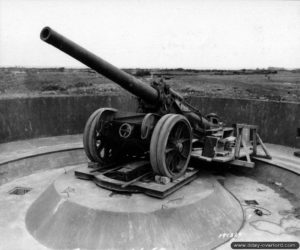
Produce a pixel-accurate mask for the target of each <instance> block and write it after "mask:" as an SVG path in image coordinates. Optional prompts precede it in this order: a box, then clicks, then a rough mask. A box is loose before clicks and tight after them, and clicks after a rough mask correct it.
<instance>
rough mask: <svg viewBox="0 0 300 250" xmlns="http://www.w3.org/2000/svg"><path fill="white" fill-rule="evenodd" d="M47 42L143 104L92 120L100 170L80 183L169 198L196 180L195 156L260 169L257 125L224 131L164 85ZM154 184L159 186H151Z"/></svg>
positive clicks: (92, 147) (88, 143)
mask: <svg viewBox="0 0 300 250" xmlns="http://www.w3.org/2000/svg"><path fill="white" fill-rule="evenodd" d="M40 38H41V39H42V40H43V41H45V42H47V43H49V44H51V45H53V46H54V47H56V48H57V49H59V50H61V51H63V52H65V53H66V54H68V55H70V56H72V57H73V58H75V59H77V60H78V61H80V62H82V63H83V64H85V65H86V66H88V67H90V68H92V69H93V70H95V71H96V72H98V73H99V74H101V75H103V76H105V77H107V78H108V79H110V80H112V81H113V82H115V83H117V84H119V85H120V86H121V87H123V88H124V89H126V90H128V91H129V92H130V93H132V94H133V95H135V96H137V97H138V102H139V105H138V106H139V107H138V110H137V111H136V112H124V111H119V110H116V109H114V108H100V109H98V110H96V111H94V113H92V115H91V116H90V117H89V119H88V120H87V122H86V125H85V128H84V133H83V145H84V150H85V153H86V155H87V157H88V158H89V160H90V161H91V163H93V164H90V165H93V166H94V169H93V170H89V171H77V172H76V175H77V177H79V178H85V179H93V180H94V181H95V182H96V184H98V185H99V186H102V187H104V188H109V189H112V190H118V191H124V190H125V191H133V192H134V191H136V192H138V191H144V192H145V193H147V194H149V195H152V196H156V197H160V198H162V197H165V196H166V195H168V194H169V193H171V192H173V191H174V190H176V189H177V188H179V187H180V186H182V185H184V184H186V183H187V182H189V181H191V180H193V179H194V178H196V176H197V172H198V171H197V170H195V169H188V165H189V161H190V158H191V156H192V157H195V158H198V159H201V160H205V161H219V162H229V163H231V164H236V165H242V166H250V167H253V164H254V163H253V162H252V161H251V159H250V157H249V155H251V154H256V145H257V140H256V139H257V138H259V137H258V135H257V133H256V129H257V127H256V126H252V125H243V124H242V125H241V124H239V125H237V126H235V127H224V126H223V123H222V122H221V121H220V119H219V117H218V116H217V115H216V114H208V115H206V116H203V115H202V114H201V112H200V111H199V110H198V109H197V108H196V107H193V106H192V105H190V104H189V103H188V102H187V101H186V100H185V99H184V98H183V96H182V95H180V94H179V93H178V92H176V91H175V90H173V89H172V88H170V87H169V86H168V85H167V84H166V83H165V82H164V81H162V80H159V81H157V80H153V81H152V83H151V84H150V85H149V84H147V83H145V82H143V81H142V80H140V79H137V78H135V77H133V76H132V75H130V74H128V73H126V72H124V71H122V70H120V69H118V68H116V67H115V66H113V65H111V64H110V63H108V62H106V61H105V60H103V59H101V58H100V57H98V56H96V55H94V54H92V53H91V52H89V51H88V50H86V49H84V48H82V47H81V46H79V45H77V44H76V43H74V42H72V41H70V40H69V39H67V38H66V37H64V36H62V35H60V34H59V33H57V32H56V31H54V30H53V29H51V28H49V27H45V28H44V29H43V30H42V31H41V34H40ZM243 150H244V151H245V153H244V154H242V153H241V152H242V151H243ZM245 156H246V161H242V160H240V159H242V157H245ZM132 162H133V163H132ZM122 164H123V165H122ZM153 179H155V180H156V184H157V185H156V184H155V185H156V186H155V185H154V184H152V185H148V184H147V183H149V180H150V182H151V180H152V181H153ZM147 181H148V182H147ZM159 182H162V183H164V184H166V183H168V184H167V185H164V187H162V186H158V185H159V184H161V183H159ZM154 186H155V188H154Z"/></svg>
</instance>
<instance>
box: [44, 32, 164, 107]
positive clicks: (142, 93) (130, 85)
mask: <svg viewBox="0 0 300 250" xmlns="http://www.w3.org/2000/svg"><path fill="white" fill-rule="evenodd" d="M40 37H41V39H42V40H43V41H44V42H46V43H49V44H51V45H53V46H54V47H56V48H57V49H59V50H61V51H63V52H65V53H66V54H68V55H70V56H72V57H73V58H75V59H77V60H78V61H80V62H82V63H83V64H85V65H86V66H88V67H90V68H92V69H94V70H95V71H97V72H98V73H100V74H101V75H103V76H105V77H107V78H108V79H110V80H112V81H113V82H115V83H117V84H119V85H120V86H122V87H123V88H124V89H126V90H128V91H129V92H130V93H132V94H134V95H136V96H138V97H140V98H142V99H143V100H145V101H147V102H149V103H151V104H155V103H156V102H157V101H158V98H159V94H158V92H157V90H156V89H154V88H152V87H151V86H150V85H147V84H146V83H144V82H142V81H141V80H139V79H137V78H135V77H133V76H131V75H130V74H127V73H126V72H124V71H123V70H120V69H118V68H117V67H115V66H113V65H112V64H110V63H108V62H106V61H105V60H103V59H102V58H100V57H98V56H96V55H95V54H93V53H91V52H90V51H88V50H86V49H84V48H83V47H81V46H80V45H78V44H76V43H74V42H72V41H71V40H69V39H68V38H66V37H64V36H62V35H61V34H59V33H57V32H56V31H54V30H53V29H51V28H50V27H45V28H43V29H42V31H41V34H40Z"/></svg>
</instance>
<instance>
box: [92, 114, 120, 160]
mask: <svg viewBox="0 0 300 250" xmlns="http://www.w3.org/2000/svg"><path fill="white" fill-rule="evenodd" d="M116 112H117V110H116V109H112V108H102V109H99V112H97V114H96V115H95V117H94V118H93V119H92V121H91V123H90V127H89V130H88V136H87V144H88V146H87V147H88V150H89V153H90V156H91V158H90V160H91V161H93V162H100V163H110V162H112V161H113V160H114V158H115V145H114V143H113V142H112V140H110V139H109V138H107V137H106V136H105V135H104V134H103V129H104V122H106V121H111V120H112V119H113V118H114V115H115V113H116Z"/></svg>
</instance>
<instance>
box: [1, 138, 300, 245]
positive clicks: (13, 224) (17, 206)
mask: <svg viewBox="0 0 300 250" xmlns="http://www.w3.org/2000/svg"><path fill="white" fill-rule="evenodd" d="M51 140H52V143H49V142H50V141H51ZM51 140H47V139H38V140H37V141H35V140H32V141H30V142H27V141H24V142H17V144H14V143H15V142H13V143H9V144H5V145H0V149H2V150H3V151H2V153H1V154H0V160H1V156H3V157H4V158H5V157H7V156H5V152H8V153H10V155H11V157H13V156H17V155H18V153H16V151H17V150H19V152H21V153H22V154H30V152H32V149H34V150H38V151H39V150H41V149H42V150H46V151H47V150H48V151H51V150H53V149H55V147H54V145H55V144H56V143H57V144H60V145H61V146H62V145H64V146H62V147H69V146H70V144H74V145H76V146H78V144H79V143H81V137H80V136H75V137H68V136H67V137H64V138H63V137H60V138H56V139H55V138H52V139H51ZM43 142H46V144H44V143H43ZM66 142H67V143H66ZM22 143H23V144H22ZM16 145H18V146H17V148H15V149H16V151H15V152H11V151H13V150H12V149H13V148H14V147H15V146H16ZM68 145H69V146H68ZM268 146H269V150H270V148H272V149H271V150H270V152H271V154H272V151H273V153H274V152H275V155H276V157H274V159H273V160H276V159H278V158H280V159H281V160H282V159H283V158H284V159H285V160H284V161H283V162H284V163H286V162H288V163H287V164H288V165H289V161H286V159H287V160H288V159H289V158H287V157H291V155H290V153H291V152H292V150H293V149H289V148H287V149H286V150H282V154H280V153H281V148H280V147H276V145H275V146H274V147H272V145H271V147H270V145H268ZM276 150H277V151H276ZM4 158H2V159H4ZM6 159H8V158H6ZM290 159H292V160H291V161H290V162H292V165H293V166H296V169H294V171H293V172H295V173H296V172H297V171H298V170H297V169H298V168H300V164H298V158H296V157H295V158H290ZM3 162H4V160H3ZM41 164H42V163H41ZM272 164H274V162H273V163H272ZM0 165H1V164H0ZM66 165H67V164H66ZM275 165H276V164H275ZM79 166H80V165H71V166H64V167H63V168H59V169H49V170H44V171H40V170H39V171H38V172H35V173H32V174H30V175H28V176H24V177H21V178H17V177H16V178H15V179H14V180H12V181H10V182H8V183H6V184H4V185H1V186H0V214H1V216H0V242H1V244H0V249H48V248H46V247H45V245H43V244H41V242H43V241H44V242H43V243H44V244H45V243H47V240H49V239H50V240H51V237H52V236H51V234H48V236H49V235H50V236H49V237H50V238H47V237H48V236H47V237H46V238H44V239H43V238H41V237H39V235H40V233H41V231H40V230H41V229H42V230H44V231H43V232H48V231H49V232H51V231H52V232H54V231H55V230H54V229H55V226H54V227H53V224H49V225H52V228H51V227H50V226H49V227H47V226H46V227H45V228H44V229H43V225H38V224H35V227H34V226H32V224H31V225H29V224H30V223H29V224H28V221H27V220H28V218H29V215H28V210H30V208H31V207H32V206H33V204H34V203H35V202H37V200H38V198H39V197H40V196H41V194H42V193H43V192H45V190H47V189H49V187H51V186H53V185H54V187H56V188H57V189H58V190H59V195H60V196H61V197H62V199H64V200H66V199H70V197H71V198H72V197H73V198H74V199H75V197H74V194H77V195H79V196H77V198H76V200H73V202H75V203H77V204H79V205H80V206H81V207H84V206H92V207H93V206H95V204H96V206H99V204H98V203H94V202H92V203H90V204H87V200H86V202H84V199H83V198H84V195H83V193H82V192H83V191H84V187H85V188H87V187H88V188H90V190H91V191H92V192H91V193H90V194H89V196H94V197H93V198H92V200H93V199H96V198H97V197H96V196H95V193H96V192H97V194H98V193H99V194H100V193H102V196H101V195H100V196H99V197H98V199H103V195H104V194H105V195H106V199H110V200H114V201H118V200H119V199H122V200H124V201H125V204H127V209H128V207H130V209H133V207H134V209H136V211H135V212H137V213H143V212H145V211H141V210H139V207H140V208H141V207H143V208H145V207H146V208H147V210H148V212H151V211H152V212H153V211H154V210H157V209H158V207H159V208H161V207H162V205H165V204H164V203H165V202H166V201H160V202H161V203H159V202H158V201H156V202H155V204H156V205H155V204H153V203H152V202H150V203H149V204H148V205H145V204H147V203H144V205H142V206H139V205H140V204H142V203H140V202H141V200H139V199H136V198H137V197H138V196H142V197H144V196H143V195H132V196H119V195H116V196H112V197H110V196H109V194H110V193H111V192H109V191H106V190H101V189H100V188H98V187H97V186H96V185H94V184H93V183H91V182H86V181H82V180H76V179H73V178H72V175H66V174H65V173H66V172H68V171H72V169H74V168H77V167H79ZM281 167H283V166H281ZM290 170H291V169H290ZM295 170H296V171H295ZM274 171H276V167H274ZM66 176H68V178H67V180H66V179H64V178H66ZM294 176H295V178H299V175H297V174H295V175H294ZM62 178H63V179H62ZM206 178H207V176H202V179H201V177H200V178H199V180H196V181H195V182H194V183H191V184H190V185H188V186H186V187H185V188H184V189H186V190H189V192H187V193H191V190H193V188H196V187H197V185H200V183H201V182H202V184H203V181H205V180H207V179H206ZM210 178H212V179H213V180H218V181H219V182H220V183H221V184H223V185H224V187H225V188H226V189H227V190H228V191H229V192H231V194H232V195H233V196H234V197H235V199H236V200H235V201H238V202H239V203H240V205H239V207H240V208H242V211H243V213H244V222H243V226H242V228H241V230H240V231H238V229H237V225H238V223H237V222H235V223H234V225H235V226H232V227H230V226H225V227H220V226H217V225H216V226H215V228H219V229H221V230H219V231H216V232H215V235H214V237H215V240H217V241H218V242H220V243H224V244H223V245H220V246H219V247H218V248H217V249H222V250H223V249H231V247H230V244H231V242H233V241H298V242H299V241H300V216H299V211H298V210H299V207H297V206H295V203H293V202H291V199H290V198H289V196H284V195H282V194H280V192H278V190H276V188H273V187H272V186H270V185H267V184H263V183H262V182H259V181H258V180H256V179H254V178H253V177H248V176H240V175H236V174H232V173H229V172H228V173H226V174H223V175H211V176H210ZM59 180H64V181H59ZM298 180H299V179H298ZM293 181H296V182H297V180H293ZM53 183H54V184H53ZM197 183H198V184H197ZM195 185H196V186H195ZM276 185H278V186H280V185H282V184H281V183H280V182H278V183H277V184H275V187H276ZM218 186H219V187H220V188H221V189H220V190H224V191H225V189H223V188H222V187H221V185H219V184H218ZM14 187H30V188H32V190H31V191H30V192H28V193H26V194H25V195H13V194H9V191H10V190H12V189H13V188H14ZM199 187H201V185H200V186H199ZM49 190H50V189H49ZM80 190H81V191H80ZM93 190H94V191H93ZM194 190H195V189H194ZM199 190H202V191H203V188H202V189H201V188H200V189H199ZM209 190H210V189H209V188H208V189H207V190H206V192H204V193H203V192H200V193H199V192H198V193H199V194H201V195H202V196H201V195H200V196H199V197H198V198H197V199H195V197H194V198H190V199H189V201H190V202H187V204H189V205H193V207H194V208H195V209H198V208H199V209H200V210H199V211H202V213H203V210H201V208H203V207H205V205H206V204H205V202H204V201H205V199H204V200H202V201H203V202H201V199H203V198H204V197H206V196H207V195H208V196H209V194H211V190H210V191H209ZM74 191H75V192H74ZM180 192H185V191H184V190H180V191H178V192H176V193H175V196H176V197H175V198H178V197H177V196H178V195H179V194H181V193H180ZM294 192H297V190H296V191H294ZM80 195H81V196H80ZM82 195H83V196H82ZM107 195H108V197H109V198H107ZM289 195H290V196H293V197H294V199H298V201H299V198H297V197H299V192H298V193H294V194H293V193H290V194H289ZM49 197H50V196H49ZM295 197H296V198H295ZM73 198H72V199H73ZM147 199H150V198H149V197H147V198H145V197H144V198H142V200H143V202H145V200H147ZM151 199H153V198H151ZM245 200H256V201H257V202H258V203H259V204H258V205H256V206H249V205H246V204H245ZM132 201H135V202H133V203H132ZM134 203H135V206H133V207H132V205H131V204H134ZM214 203H216V204H217V205H218V206H219V205H220V204H221V205H222V202H221V203H218V202H217V201H216V202H214ZM61 204H62V203H61V202H58V203H56V205H57V206H56V208H55V211H59V208H60V207H64V206H61ZM103 204H106V206H108V207H106V209H104V207H102V208H101V209H102V210H109V211H111V210H114V211H115V212H117V211H119V212H120V210H122V209H124V207H123V208H122V206H120V204H119V203H112V204H111V205H109V204H107V202H106V203H102V205H103ZM170 204H171V206H170ZM183 204H184V206H186V203H184V202H183V201H182V200H180V199H179V200H176V202H175V205H174V206H173V205H172V203H169V204H168V205H167V208H168V209H167V211H164V212H165V213H164V215H163V216H162V217H161V218H165V217H167V218H168V216H170V215H171V214H172V211H174V207H175V208H178V209H180V208H182V205H183ZM195 204H197V205H196V206H195ZM232 204H235V203H234V202H233V203H232ZM189 205H188V206H189ZM209 205H212V204H209ZM188 206H187V207H188ZM67 208H70V207H67ZM257 208H258V209H260V210H261V211H262V212H263V213H264V215H262V216H258V215H256V214H255V213H254V210H255V209H257ZM44 209H45V210H46V209H47V207H45V208H44ZM95 209H99V207H93V210H95ZM235 209H236V210H231V211H230V210H229V211H228V210H227V211H225V210H224V212H227V213H228V214H226V215H225V216H224V219H225V221H226V218H227V219H229V222H230V220H232V221H235V220H239V213H235V212H234V211H238V208H237V207H236V208H235ZM297 209H298V210H297ZM62 211H63V210H62ZM91 211H92V210H89V212H88V213H87V214H86V216H89V214H91V213H92V212H91ZM297 211H298V212H297ZM65 212H66V214H67V212H68V210H67V211H65ZM69 212H70V213H72V211H69ZM123 212H124V211H123ZM127 212H128V211H127ZM189 213H190V212H189ZM60 214H61V215H63V214H64V213H60ZM35 215H36V216H39V214H38V213H37V212H34V213H31V214H30V216H31V220H32V218H34V217H35ZM72 218H73V219H74V221H73V220H72ZM111 218H113V217H111ZM183 218H184V217H183ZM52 219H53V218H52ZM194 219H195V220H196V221H197V217H196V218H194ZM69 220H70V221H69V223H73V225H74V223H75V225H76V217H73V216H72V217H70V218H69ZM33 221H35V222H38V221H40V220H34V219H33ZM26 223H27V226H26ZM45 223H46V222H45ZM149 223H151V222H149ZM149 223H148V224H149ZM81 224H82V223H79V224H78V225H77V227H79V228H80V226H81ZM181 224H182V225H183V224H184V223H181ZM196 224H197V223H196ZM225 224H226V223H225ZM229 224H230V223H229ZM229 224H228V225H229ZM54 225H55V223H54ZM109 225H110V223H109V221H107V223H106V224H104V226H105V227H108V226H109ZM116 225H117V224H116ZM144 225H146V224H144ZM173 226H174V225H173ZM173 226H172V227H170V226H169V227H167V228H165V229H164V230H165V231H164V232H165V235H168V233H172V230H174V227H173ZM83 227H84V225H83ZM75 228H76V227H75ZM120 228H121V227H120ZM184 228H187V230H188V225H186V226H185V227H184ZM140 229H141V230H142V228H140ZM197 229H198V230H200V229H199V227H198V228H197ZM231 229H232V230H231ZM234 229H235V230H234ZM115 230H116V232H118V233H121V231H122V230H119V229H118V227H117V226H115ZM188 231H189V230H188ZM82 232H83V231H81V232H80V234H81V233H82ZM130 232H134V231H130V230H125V231H124V234H123V236H124V237H125V238H124V239H123V240H125V241H124V242H126V238H127V239H132V237H133V236H132V234H130ZM73 233H74V232H73ZM194 233H196V234H198V235H200V236H201V231H198V232H194ZM113 234H114V231H112V232H111V235H112V237H114V235H113ZM160 234H161V235H163V233H162V232H161V233H160ZM45 235H47V233H46V234H45ZM187 235H192V236H193V235H195V234H193V231H191V232H189V233H188V234H187ZM78 237H79V236H78ZM79 238H80V237H79ZM139 238H140V239H141V238H142V237H139ZM64 240H65V239H64V237H62V238H60V242H58V243H57V244H58V245H57V244H56V245H53V246H52V247H56V248H57V247H58V246H59V244H62V241H64ZM99 240H100V239H99ZM102 240H103V239H102ZM165 240H166V241H168V240H170V239H165ZM171 240H174V238H173V239H171ZM226 241H227V243H226ZM140 242H142V241H140ZM199 242H200V241H199ZM63 243H64V244H70V242H69V243H68V242H67V243H66V241H65V242H63ZM95 244H96V243H95ZM97 244H98V243H97ZM97 244H96V245H97ZM47 245H48V246H49V242H48V243H47ZM71 245H72V244H71ZM71 245H69V246H71ZM62 246H63V245H62ZM64 246H67V245H64ZM124 246H125V248H126V246H127V247H131V248H132V245H130V244H129V245H126V244H125V245H124ZM148 246H151V245H148ZM159 246H160V247H162V248H164V245H163V244H161V245H159ZM166 246H168V247H167V249H173V248H170V245H166ZM210 246H212V245H210ZM79 247H81V248H83V247H82V245H78V244H77V247H76V244H75V245H72V248H73V249H74V248H79ZM184 248H186V249H201V246H199V245H198V247H197V244H196V245H191V247H188V246H186V247H184V245H180V246H179V248H178V249H184ZM127 249H128V248H127ZM202 249H207V248H205V247H202Z"/></svg>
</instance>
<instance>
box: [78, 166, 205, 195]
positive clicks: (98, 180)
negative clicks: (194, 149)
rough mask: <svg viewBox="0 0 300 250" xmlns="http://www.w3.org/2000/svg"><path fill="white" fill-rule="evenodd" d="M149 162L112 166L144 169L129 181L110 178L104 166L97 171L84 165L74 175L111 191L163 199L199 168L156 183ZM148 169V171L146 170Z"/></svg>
mask: <svg viewBox="0 0 300 250" xmlns="http://www.w3.org/2000/svg"><path fill="white" fill-rule="evenodd" d="M149 164H150V163H149V162H147V161H140V162H131V163H127V164H122V165H120V166H118V167H115V168H114V169H116V170H117V169H125V168H129V167H131V166H134V165H137V167H140V168H144V169H146V170H144V173H142V174H141V175H140V177H141V178H140V177H137V178H133V179H132V180H129V181H125V180H118V179H115V178H110V176H108V175H106V174H109V173H110V172H109V171H110V170H107V169H106V168H104V169H97V171H95V170H93V168H89V167H88V166H84V167H82V168H80V169H77V170H75V176H76V177H77V178H79V179H84V180H91V181H93V182H94V183H95V184H96V185H97V186H99V187H101V188H105V189H108V190H111V191H116V192H126V193H144V194H145V195H149V196H152V197H156V198H160V199H163V198H165V197H167V196H169V195H170V194H172V193H174V192H175V191H177V190H178V189H179V188H181V187H183V186H184V185H187V184H188V183H190V182H191V181H193V180H195V179H196V178H197V177H198V173H199V170H197V169H193V168H192V169H191V168H190V169H188V171H187V172H186V173H185V174H184V175H182V176H181V177H179V178H178V179H176V180H171V181H170V182H168V183H165V184H163V183H158V182H156V181H155V180H154V179H155V176H154V174H153V172H152V171H151V170H150V166H148V165H149ZM138 165H140V166H138ZM147 167H148V168H147ZM148 169H149V172H147V170H148Z"/></svg>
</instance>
